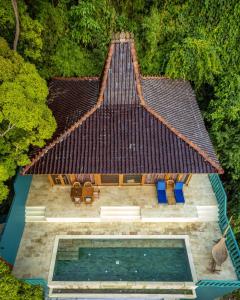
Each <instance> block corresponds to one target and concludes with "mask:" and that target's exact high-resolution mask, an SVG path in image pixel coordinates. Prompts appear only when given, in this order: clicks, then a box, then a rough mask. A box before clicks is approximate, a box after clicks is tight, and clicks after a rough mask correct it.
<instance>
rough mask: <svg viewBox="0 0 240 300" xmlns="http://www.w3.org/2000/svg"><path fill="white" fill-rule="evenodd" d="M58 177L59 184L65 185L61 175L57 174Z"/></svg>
mask: <svg viewBox="0 0 240 300" xmlns="http://www.w3.org/2000/svg"><path fill="white" fill-rule="evenodd" d="M58 178H59V179H60V182H61V185H65V182H64V180H63V177H62V175H58Z"/></svg>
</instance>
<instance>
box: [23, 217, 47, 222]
mask: <svg viewBox="0 0 240 300" xmlns="http://www.w3.org/2000/svg"><path fill="white" fill-rule="evenodd" d="M25 221H26V222H45V221H46V218H45V217H44V216H25Z"/></svg>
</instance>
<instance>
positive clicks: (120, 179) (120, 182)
mask: <svg viewBox="0 0 240 300" xmlns="http://www.w3.org/2000/svg"><path fill="white" fill-rule="evenodd" d="M118 185H120V186H121V185H123V174H119V184H118Z"/></svg>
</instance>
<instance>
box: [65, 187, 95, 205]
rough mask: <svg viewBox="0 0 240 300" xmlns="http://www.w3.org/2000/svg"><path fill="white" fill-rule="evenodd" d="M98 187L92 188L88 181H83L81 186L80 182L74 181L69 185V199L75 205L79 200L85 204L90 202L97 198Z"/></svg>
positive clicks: (78, 203)
mask: <svg viewBox="0 0 240 300" xmlns="http://www.w3.org/2000/svg"><path fill="white" fill-rule="evenodd" d="M98 194H99V189H97V188H94V187H93V185H92V183H91V182H90V181H86V182H84V184H83V186H82V184H81V183H80V182H78V181H76V182H74V183H73V185H72V187H71V193H70V195H71V199H72V201H73V202H74V204H75V205H76V206H79V205H80V203H81V202H83V203H85V204H92V203H93V201H94V200H95V199H96V198H98Z"/></svg>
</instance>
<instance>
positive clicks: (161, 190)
mask: <svg viewBox="0 0 240 300" xmlns="http://www.w3.org/2000/svg"><path fill="white" fill-rule="evenodd" d="M157 196H158V203H159V204H167V193H166V182H165V181H164V180H159V181H158V182H157Z"/></svg>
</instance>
